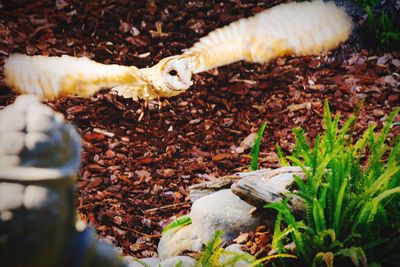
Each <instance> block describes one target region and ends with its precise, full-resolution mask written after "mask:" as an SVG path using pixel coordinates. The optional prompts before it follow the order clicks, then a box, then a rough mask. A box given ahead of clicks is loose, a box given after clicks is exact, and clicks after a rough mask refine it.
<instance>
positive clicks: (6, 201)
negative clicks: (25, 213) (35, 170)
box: [0, 183, 24, 211]
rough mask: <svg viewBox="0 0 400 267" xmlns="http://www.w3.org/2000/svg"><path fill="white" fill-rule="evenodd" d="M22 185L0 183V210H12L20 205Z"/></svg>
mask: <svg viewBox="0 0 400 267" xmlns="http://www.w3.org/2000/svg"><path fill="white" fill-rule="evenodd" d="M23 197H24V186H23V185H20V184H11V183H0V211H4V210H13V209H17V208H19V207H21V206H22V200H23Z"/></svg>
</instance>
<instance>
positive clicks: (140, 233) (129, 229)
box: [114, 225, 161, 238]
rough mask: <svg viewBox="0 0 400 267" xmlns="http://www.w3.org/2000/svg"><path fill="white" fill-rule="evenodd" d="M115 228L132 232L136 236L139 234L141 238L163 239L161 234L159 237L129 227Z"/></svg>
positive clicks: (120, 226)
mask: <svg viewBox="0 0 400 267" xmlns="http://www.w3.org/2000/svg"><path fill="white" fill-rule="evenodd" d="M114 227H117V228H122V229H124V230H127V231H131V232H134V233H135V234H138V235H141V236H144V237H148V238H155V237H157V238H158V237H161V234H158V235H148V234H145V233H142V232H139V231H138V230H135V229H132V228H129V227H127V226H123V225H118V226H114Z"/></svg>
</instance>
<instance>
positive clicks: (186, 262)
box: [160, 256, 196, 267]
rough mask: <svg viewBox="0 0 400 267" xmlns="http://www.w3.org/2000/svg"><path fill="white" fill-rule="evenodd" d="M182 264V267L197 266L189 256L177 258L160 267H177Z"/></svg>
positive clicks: (165, 261) (161, 263) (167, 260)
mask: <svg viewBox="0 0 400 267" xmlns="http://www.w3.org/2000/svg"><path fill="white" fill-rule="evenodd" d="M180 262H181V263H182V267H192V266H195V264H196V261H195V260H194V259H193V258H192V257H188V256H175V257H172V258H169V259H166V260H163V261H162V262H160V267H175V266H176V265H177V264H178V263H180Z"/></svg>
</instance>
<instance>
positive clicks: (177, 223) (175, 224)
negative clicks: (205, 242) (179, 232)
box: [161, 215, 192, 234]
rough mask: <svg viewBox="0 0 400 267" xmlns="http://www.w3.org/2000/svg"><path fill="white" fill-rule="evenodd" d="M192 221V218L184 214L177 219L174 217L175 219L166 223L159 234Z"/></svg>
mask: <svg viewBox="0 0 400 267" xmlns="http://www.w3.org/2000/svg"><path fill="white" fill-rule="evenodd" d="M191 223H192V219H191V218H190V217H189V216H187V215H185V216H182V217H179V218H178V219H176V220H175V221H173V222H171V223H170V224H168V225H167V226H166V227H165V228H164V229H163V230H162V232H161V234H165V233H166V232H168V231H169V230H171V229H174V228H178V227H179V228H181V227H183V226H185V225H188V224H191Z"/></svg>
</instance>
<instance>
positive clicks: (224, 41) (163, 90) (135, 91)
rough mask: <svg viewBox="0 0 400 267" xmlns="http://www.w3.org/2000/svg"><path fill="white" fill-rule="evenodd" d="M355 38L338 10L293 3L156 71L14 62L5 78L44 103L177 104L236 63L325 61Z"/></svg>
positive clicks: (48, 60) (72, 61) (51, 60)
mask: <svg viewBox="0 0 400 267" xmlns="http://www.w3.org/2000/svg"><path fill="white" fill-rule="evenodd" d="M351 30H352V23H351V19H350V17H349V16H348V15H347V14H346V12H345V11H344V10H343V9H341V8H339V7H337V6H336V5H335V4H334V3H332V2H329V3H325V2H322V1H320V0H316V1H312V2H301V3H296V2H292V3H288V4H281V5H278V6H275V7H273V8H270V9H267V10H265V11H263V12H261V13H259V14H257V15H255V16H253V17H250V18H244V19H240V20H238V21H235V22H233V23H231V24H229V25H227V26H225V27H223V28H219V29H217V30H214V31H212V32H211V33H209V34H208V35H207V36H205V37H203V38H201V39H200V40H199V41H198V42H197V43H195V44H194V45H193V47H191V48H189V49H187V50H186V51H185V52H184V53H183V54H181V55H175V56H170V57H166V58H164V59H162V60H161V61H160V62H159V63H157V64H156V65H154V66H153V67H150V68H142V69H139V68H136V67H134V66H121V65H115V64H114V65H105V64H101V63H98V62H95V61H93V60H90V59H88V58H84V57H80V58H78V57H71V56H66V55H64V56H61V57H46V56H27V55H22V54H12V55H11V56H10V57H9V58H8V59H6V62H5V65H4V73H5V78H6V83H7V85H8V86H10V87H11V88H13V89H14V90H15V91H17V92H19V93H28V94H35V95H39V96H42V97H43V98H45V99H53V98H56V97H58V96H62V95H66V96H80V97H87V96H90V95H93V94H94V93H95V92H97V91H99V90H100V89H103V88H111V89H112V90H115V91H116V92H117V93H118V94H119V95H121V96H123V97H125V98H133V99H134V100H138V99H144V100H145V101H149V100H151V99H156V98H160V97H172V96H176V95H178V94H180V93H182V92H184V91H186V90H187V89H188V88H189V87H190V86H191V85H192V83H193V82H192V74H194V73H199V72H203V71H207V70H209V69H212V68H216V67H219V66H223V65H227V64H230V63H233V62H237V61H241V60H246V61H249V62H255V63H267V62H268V61H270V60H272V59H274V58H277V57H279V56H285V55H297V56H304V55H315V54H320V53H324V52H326V51H328V50H330V49H333V48H335V47H337V46H338V45H339V44H340V43H342V42H344V41H346V40H347V38H348V37H349V35H350V33H351Z"/></svg>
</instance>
